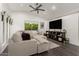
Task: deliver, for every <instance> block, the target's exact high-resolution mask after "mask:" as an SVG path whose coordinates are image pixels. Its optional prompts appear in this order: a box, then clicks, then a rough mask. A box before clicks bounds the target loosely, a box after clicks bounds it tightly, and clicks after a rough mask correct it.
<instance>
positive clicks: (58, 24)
mask: <svg viewBox="0 0 79 59" xmlns="http://www.w3.org/2000/svg"><path fill="white" fill-rule="evenodd" d="M49 29H62V19H58V20H55V21H50V22H49Z"/></svg>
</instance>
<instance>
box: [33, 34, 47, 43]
mask: <svg viewBox="0 0 79 59" xmlns="http://www.w3.org/2000/svg"><path fill="white" fill-rule="evenodd" d="M33 37H34V38H35V39H36V40H37V41H39V42H40V43H48V40H46V39H45V38H43V36H40V35H35V36H33Z"/></svg>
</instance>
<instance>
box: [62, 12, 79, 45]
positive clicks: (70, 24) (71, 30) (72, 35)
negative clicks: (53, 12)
mask: <svg viewBox="0 0 79 59" xmlns="http://www.w3.org/2000/svg"><path fill="white" fill-rule="evenodd" d="M78 16H79V14H78V13H77V14H72V15H68V16H65V17H62V19H63V21H62V23H63V29H66V30H67V37H68V38H69V39H70V43H71V44H75V45H78V46H79V38H78Z"/></svg>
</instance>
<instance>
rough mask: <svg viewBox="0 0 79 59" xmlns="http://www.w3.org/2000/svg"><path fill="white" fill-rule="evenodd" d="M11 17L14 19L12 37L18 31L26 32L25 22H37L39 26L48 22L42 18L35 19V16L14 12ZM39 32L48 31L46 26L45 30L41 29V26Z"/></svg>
mask: <svg viewBox="0 0 79 59" xmlns="http://www.w3.org/2000/svg"><path fill="white" fill-rule="evenodd" d="M10 15H11V17H12V19H13V25H12V26H11V36H12V34H13V33H15V32H16V31H19V30H24V23H25V22H36V23H38V24H39V25H40V23H41V22H44V23H45V24H46V22H47V21H45V20H44V19H42V18H39V17H35V16H33V15H29V14H27V13H25V12H12V13H11V14H10ZM39 30H46V25H45V26H44V28H43V29H40V26H39Z"/></svg>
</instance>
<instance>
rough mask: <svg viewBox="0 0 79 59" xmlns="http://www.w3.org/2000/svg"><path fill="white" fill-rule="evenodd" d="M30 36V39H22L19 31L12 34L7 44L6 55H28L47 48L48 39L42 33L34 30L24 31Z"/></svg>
mask: <svg viewBox="0 0 79 59" xmlns="http://www.w3.org/2000/svg"><path fill="white" fill-rule="evenodd" d="M25 33H29V34H30V36H31V39H30V40H25V41H23V40H22V37H21V34H22V32H21V31H18V32H16V33H14V34H13V36H12V38H11V39H10V40H9V44H8V55H11V56H28V55H33V54H37V53H42V52H44V51H48V50H49V41H48V40H47V38H46V37H45V36H43V35H40V34H38V33H37V32H35V31H33V32H32V31H25Z"/></svg>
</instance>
